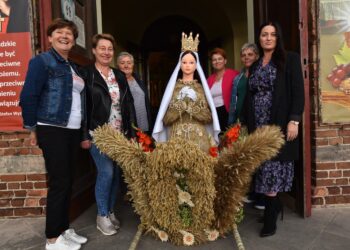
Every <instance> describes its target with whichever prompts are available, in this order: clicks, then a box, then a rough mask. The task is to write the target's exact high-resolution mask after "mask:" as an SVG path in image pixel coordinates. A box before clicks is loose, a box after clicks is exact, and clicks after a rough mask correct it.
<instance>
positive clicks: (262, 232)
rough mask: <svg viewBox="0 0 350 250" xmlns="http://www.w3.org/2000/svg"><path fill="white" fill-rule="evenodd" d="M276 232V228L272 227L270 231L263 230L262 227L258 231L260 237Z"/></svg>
mask: <svg viewBox="0 0 350 250" xmlns="http://www.w3.org/2000/svg"><path fill="white" fill-rule="evenodd" d="M275 233H276V228H275V229H273V230H272V231H265V230H264V228H263V229H262V230H261V231H260V237H268V236H272V235H274V234H275Z"/></svg>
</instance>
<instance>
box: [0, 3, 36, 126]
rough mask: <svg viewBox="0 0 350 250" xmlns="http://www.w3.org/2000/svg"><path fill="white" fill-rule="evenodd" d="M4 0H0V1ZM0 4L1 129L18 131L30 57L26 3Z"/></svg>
mask: <svg viewBox="0 0 350 250" xmlns="http://www.w3.org/2000/svg"><path fill="white" fill-rule="evenodd" d="M1 1H3V0H0V2H1ZM9 2H10V1H4V4H0V7H1V8H0V27H1V31H0V130H2V131H3V130H21V129H22V126H23V125H22V114H21V108H20V107H19V105H18V104H19V95H20V92H21V90H22V86H23V84H24V80H25V76H26V71H27V68H28V62H29V60H30V58H31V56H32V49H31V36H30V32H29V15H28V12H29V1H11V6H10V5H7V3H9Z"/></svg>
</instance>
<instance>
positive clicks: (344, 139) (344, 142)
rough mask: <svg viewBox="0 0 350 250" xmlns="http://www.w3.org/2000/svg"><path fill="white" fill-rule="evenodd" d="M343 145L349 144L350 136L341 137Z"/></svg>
mask: <svg viewBox="0 0 350 250" xmlns="http://www.w3.org/2000/svg"><path fill="white" fill-rule="evenodd" d="M343 144H350V136H343Z"/></svg>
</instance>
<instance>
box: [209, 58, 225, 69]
mask: <svg viewBox="0 0 350 250" xmlns="http://www.w3.org/2000/svg"><path fill="white" fill-rule="evenodd" d="M226 63H227V60H226V59H225V58H224V57H223V56H222V55H220V54H214V55H212V57H211V65H212V66H213V69H214V70H215V71H220V70H223V69H224V68H225V65H226Z"/></svg>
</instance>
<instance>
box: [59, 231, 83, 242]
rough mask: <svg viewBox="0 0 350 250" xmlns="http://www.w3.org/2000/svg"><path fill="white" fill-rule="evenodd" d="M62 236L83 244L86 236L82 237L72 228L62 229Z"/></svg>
mask: <svg viewBox="0 0 350 250" xmlns="http://www.w3.org/2000/svg"><path fill="white" fill-rule="evenodd" d="M63 237H65V238H66V239H67V240H70V241H74V242H76V243H78V244H85V243H86V242H87V238H86V237H83V236H81V235H78V234H77V233H76V232H75V231H74V229H72V228H70V229H67V230H66V231H64V233H63Z"/></svg>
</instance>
